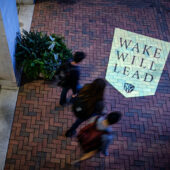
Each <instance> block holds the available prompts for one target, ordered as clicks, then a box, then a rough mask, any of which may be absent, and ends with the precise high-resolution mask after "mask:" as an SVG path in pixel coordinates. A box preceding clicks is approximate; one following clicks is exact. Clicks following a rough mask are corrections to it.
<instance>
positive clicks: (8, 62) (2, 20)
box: [0, 0, 19, 81]
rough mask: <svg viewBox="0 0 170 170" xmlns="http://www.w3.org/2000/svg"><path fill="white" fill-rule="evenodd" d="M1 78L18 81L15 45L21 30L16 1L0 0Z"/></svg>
mask: <svg viewBox="0 0 170 170" xmlns="http://www.w3.org/2000/svg"><path fill="white" fill-rule="evenodd" d="M0 30H1V31H0V45H1V46H0V47H1V48H0V79H1V80H2V79H3V80H7V81H16V78H15V75H14V72H15V73H16V69H15V47H16V35H17V32H19V21H18V14H17V7H16V1H10V0H0Z"/></svg>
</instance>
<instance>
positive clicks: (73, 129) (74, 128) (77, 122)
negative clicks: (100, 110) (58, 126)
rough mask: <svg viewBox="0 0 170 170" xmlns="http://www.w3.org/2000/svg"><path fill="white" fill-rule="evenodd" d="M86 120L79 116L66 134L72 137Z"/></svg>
mask: <svg viewBox="0 0 170 170" xmlns="http://www.w3.org/2000/svg"><path fill="white" fill-rule="evenodd" d="M84 121H85V120H83V119H79V118H77V120H76V121H75V122H74V123H73V125H72V126H71V128H70V129H69V130H67V132H66V134H65V136H66V137H71V136H73V135H74V134H75V133H76V129H77V127H78V126H79V125H80V124H81V123H82V122H84Z"/></svg>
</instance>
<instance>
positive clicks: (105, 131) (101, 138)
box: [72, 111, 121, 164]
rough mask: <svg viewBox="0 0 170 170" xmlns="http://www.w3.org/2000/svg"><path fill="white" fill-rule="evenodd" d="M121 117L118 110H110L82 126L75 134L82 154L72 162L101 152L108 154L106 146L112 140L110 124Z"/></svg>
mask: <svg viewBox="0 0 170 170" xmlns="http://www.w3.org/2000/svg"><path fill="white" fill-rule="evenodd" d="M120 119H121V113H120V112H118V111H115V112H111V113H109V114H108V115H107V116H102V117H100V116H96V117H94V118H92V120H91V123H89V124H88V125H87V126H85V127H84V128H82V129H81V130H80V132H79V133H78V135H77V138H78V141H79V143H80V146H81V148H82V149H83V151H84V155H83V156H82V157H81V158H80V159H78V160H75V161H73V162H72V164H75V163H78V162H80V161H83V160H86V159H89V158H91V157H92V156H94V155H95V154H96V153H98V152H101V153H102V154H104V155H105V156H108V155H109V153H108V147H109V145H110V144H111V142H112V141H113V135H112V128H111V125H113V124H115V123H117V122H118V121H119V120H120Z"/></svg>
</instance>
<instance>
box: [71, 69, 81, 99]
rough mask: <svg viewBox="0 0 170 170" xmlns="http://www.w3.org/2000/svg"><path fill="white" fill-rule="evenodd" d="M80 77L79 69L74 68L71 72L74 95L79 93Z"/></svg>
mask: <svg viewBox="0 0 170 170" xmlns="http://www.w3.org/2000/svg"><path fill="white" fill-rule="evenodd" d="M79 77H80V72H79V70H74V71H72V73H71V82H70V83H71V87H72V90H73V96H74V95H76V94H77V85H78V81H79Z"/></svg>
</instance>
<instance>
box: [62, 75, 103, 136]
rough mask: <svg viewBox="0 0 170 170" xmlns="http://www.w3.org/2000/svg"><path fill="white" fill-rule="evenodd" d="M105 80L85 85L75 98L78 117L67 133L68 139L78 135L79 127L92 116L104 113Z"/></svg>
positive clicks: (75, 111)
mask: <svg viewBox="0 0 170 170" xmlns="http://www.w3.org/2000/svg"><path fill="white" fill-rule="evenodd" d="M105 87H106V82H105V80H103V79H101V78H98V79H96V80H94V81H93V82H92V83H90V84H86V85H84V87H83V88H82V89H81V90H80V92H79V94H78V96H77V97H76V98H75V101H74V103H73V106H72V109H73V112H74V114H75V116H76V117H77V120H76V121H75V122H74V123H73V125H72V126H71V128H70V129H69V130H67V132H66V133H65V136H66V137H71V136H73V135H75V134H76V129H77V127H78V126H79V125H80V124H81V123H83V122H84V121H86V120H87V119H89V118H90V117H92V116H96V115H100V114H101V113H102V111H103V108H104V104H103V98H104V90H105Z"/></svg>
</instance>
